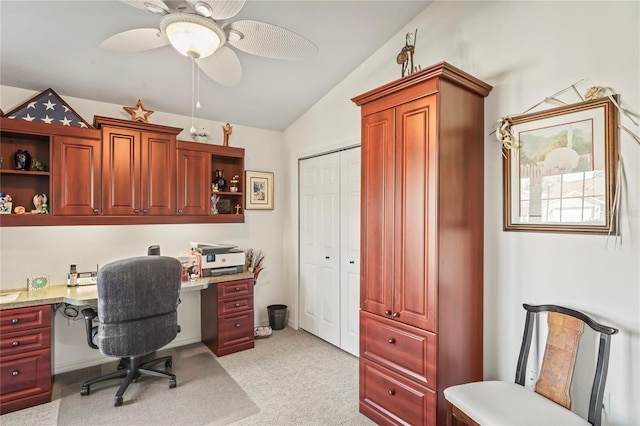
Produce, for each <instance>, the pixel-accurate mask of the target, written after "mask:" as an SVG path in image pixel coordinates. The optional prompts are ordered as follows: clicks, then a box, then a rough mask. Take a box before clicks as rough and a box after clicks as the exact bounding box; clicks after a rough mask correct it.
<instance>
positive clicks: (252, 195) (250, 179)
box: [244, 171, 273, 210]
mask: <svg viewBox="0 0 640 426" xmlns="http://www.w3.org/2000/svg"><path fill="white" fill-rule="evenodd" d="M244 184H245V207H244V208H245V210H273V173H272V172H252V171H245V172H244Z"/></svg>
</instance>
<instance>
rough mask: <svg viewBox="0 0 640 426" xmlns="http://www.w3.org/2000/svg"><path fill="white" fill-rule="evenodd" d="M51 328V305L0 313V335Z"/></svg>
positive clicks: (8, 310)
mask: <svg viewBox="0 0 640 426" xmlns="http://www.w3.org/2000/svg"><path fill="white" fill-rule="evenodd" d="M38 327H51V305H43V306H33V307H30V308H17V309H6V310H3V311H0V333H2V334H4V333H10V332H13V331H19V330H30V329H34V328H38Z"/></svg>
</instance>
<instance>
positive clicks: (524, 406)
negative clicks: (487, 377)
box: [444, 381, 589, 426]
mask: <svg viewBox="0 0 640 426" xmlns="http://www.w3.org/2000/svg"><path fill="white" fill-rule="evenodd" d="M444 397H445V398H446V399H447V401H449V402H451V403H452V404H453V405H455V406H456V407H458V408H459V409H460V410H462V411H463V412H464V413H465V414H466V415H467V416H469V417H471V418H472V419H473V420H475V421H476V422H477V423H479V424H481V425H504V426H525V425H526V426H533V425H535V426H543V425H549V426H558V425H563V426H565V425H566V426H568V425H589V422H587V421H586V420H585V419H583V418H582V417H580V416H578V415H577V414H575V413H573V412H571V411H570V410H567V409H566V408H564V407H562V406H561V405H559V404H556V403H555V402H553V401H551V400H550V399H547V398H545V397H544V396H542V395H540V394H537V393H535V392H533V391H532V390H530V389H526V388H525V387H524V386H520V385H518V384H516V383H509V382H497V381H487V382H475V383H467V384H463V385H458V386H451V387H449V388H447V389H445V390H444Z"/></svg>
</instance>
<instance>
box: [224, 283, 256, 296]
mask: <svg viewBox="0 0 640 426" xmlns="http://www.w3.org/2000/svg"><path fill="white" fill-rule="evenodd" d="M252 294H253V280H238V281H229V282H224V283H219V284H218V299H226V298H229V297H239V296H249V295H252Z"/></svg>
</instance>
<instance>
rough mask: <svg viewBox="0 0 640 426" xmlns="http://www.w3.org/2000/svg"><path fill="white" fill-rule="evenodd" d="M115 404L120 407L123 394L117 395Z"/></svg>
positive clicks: (114, 400)
mask: <svg viewBox="0 0 640 426" xmlns="http://www.w3.org/2000/svg"><path fill="white" fill-rule="evenodd" d="M113 405H115V406H116V407H119V406H121V405H122V397H121V396H116V397H115V398H114V399H113Z"/></svg>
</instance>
